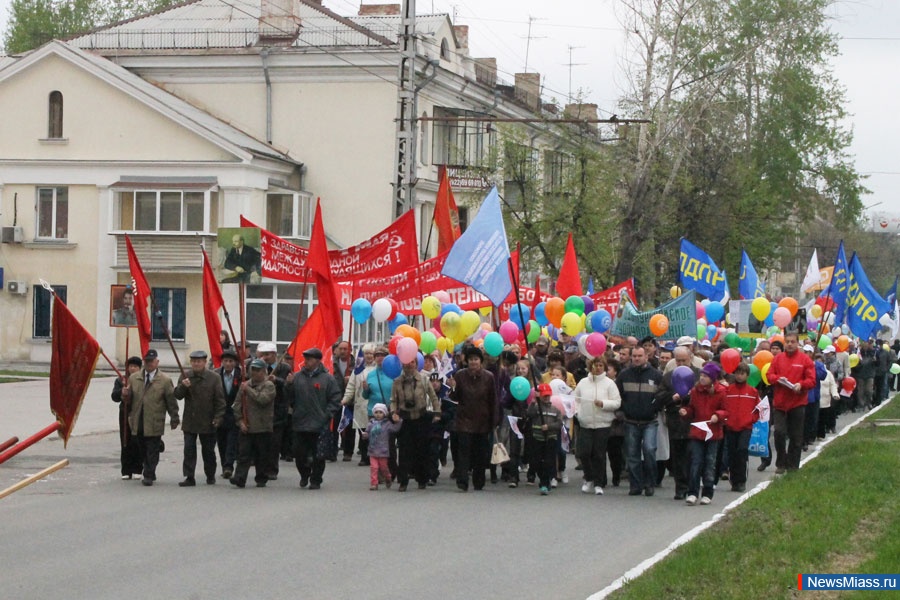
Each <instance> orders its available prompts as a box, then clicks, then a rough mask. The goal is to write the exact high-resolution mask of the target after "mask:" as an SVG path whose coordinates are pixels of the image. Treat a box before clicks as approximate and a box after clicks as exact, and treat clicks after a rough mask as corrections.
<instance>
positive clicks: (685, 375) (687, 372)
mask: <svg viewBox="0 0 900 600" xmlns="http://www.w3.org/2000/svg"><path fill="white" fill-rule="evenodd" d="M384 362H385V363H387V359H385V360H384ZM692 387H694V372H693V371H692V370H691V368H690V367H684V366H682V367H675V370H674V371H672V389H673V390H675V393H676V394H678V395H679V396H681V397H684V396H687V395H688V394H689V393H691V388H692Z"/></svg>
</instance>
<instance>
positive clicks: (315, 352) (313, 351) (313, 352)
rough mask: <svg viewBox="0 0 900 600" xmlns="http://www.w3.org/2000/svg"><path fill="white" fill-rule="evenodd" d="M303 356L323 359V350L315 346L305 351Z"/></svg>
mask: <svg viewBox="0 0 900 600" xmlns="http://www.w3.org/2000/svg"><path fill="white" fill-rule="evenodd" d="M303 358H318V359H319V360H322V351H321V350H319V349H318V348H316V347H315V346H313V347H312V348H307V349H306V350H304V351H303Z"/></svg>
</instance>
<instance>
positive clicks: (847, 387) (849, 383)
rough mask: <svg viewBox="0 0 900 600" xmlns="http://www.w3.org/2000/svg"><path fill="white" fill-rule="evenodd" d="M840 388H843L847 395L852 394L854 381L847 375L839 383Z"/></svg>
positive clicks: (854, 386)
mask: <svg viewBox="0 0 900 600" xmlns="http://www.w3.org/2000/svg"><path fill="white" fill-rule="evenodd" d="M841 387H842V388H844V391H845V392H847V393H848V394H852V393H853V390H854V389H856V380H855V379H854V378H853V377H850V376H849V375H848V376H847V377H844V380H843V381H842V382H841Z"/></svg>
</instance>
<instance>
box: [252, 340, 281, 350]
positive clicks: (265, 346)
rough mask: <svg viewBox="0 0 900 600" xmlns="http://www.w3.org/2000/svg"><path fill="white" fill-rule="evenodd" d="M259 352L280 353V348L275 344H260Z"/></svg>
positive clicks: (257, 348)
mask: <svg viewBox="0 0 900 600" xmlns="http://www.w3.org/2000/svg"><path fill="white" fill-rule="evenodd" d="M256 351H257V352H278V346H276V345H275V343H274V342H260V343H259V346H257V347H256Z"/></svg>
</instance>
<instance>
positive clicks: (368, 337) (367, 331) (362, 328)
mask: <svg viewBox="0 0 900 600" xmlns="http://www.w3.org/2000/svg"><path fill="white" fill-rule="evenodd" d="M390 338H391V332H390V329H389V328H388V324H387V323H376V322H375V319H369V320H368V321H366V322H365V323H357V322H356V321H353V345H354V346H357V347H359V346H361V345H362V344H368V343H370V342H371V343H373V344H384V343H386V342H387V340H389V339H390Z"/></svg>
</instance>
